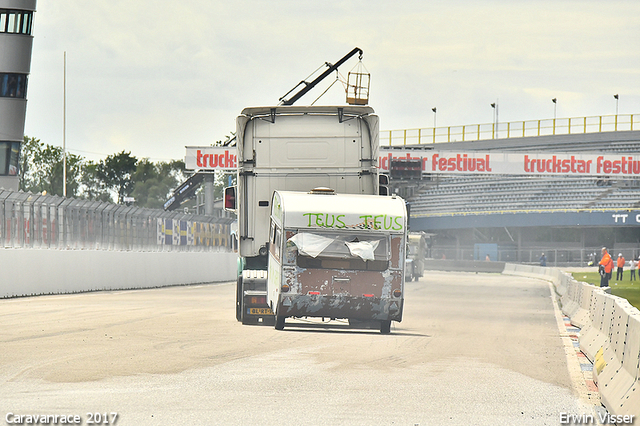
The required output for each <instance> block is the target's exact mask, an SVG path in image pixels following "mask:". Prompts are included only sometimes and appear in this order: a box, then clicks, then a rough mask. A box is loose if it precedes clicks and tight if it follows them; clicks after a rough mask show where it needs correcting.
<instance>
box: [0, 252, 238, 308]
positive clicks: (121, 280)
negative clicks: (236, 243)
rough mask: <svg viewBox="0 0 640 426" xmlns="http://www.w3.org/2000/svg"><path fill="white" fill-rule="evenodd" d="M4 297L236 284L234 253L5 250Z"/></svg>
mask: <svg viewBox="0 0 640 426" xmlns="http://www.w3.org/2000/svg"><path fill="white" fill-rule="evenodd" d="M0 271H2V278H1V279H0V298H6V297H16V296H32V295H42V294H60V293H76V292H83V291H94V290H120V289H136V288H153V287H164V286H171V285H183V284H197V283H209V282H221V281H235V280H236V277H237V255H236V254H235V253H229V252H178V251H175V252H131V251H100V250H37V249H2V250H0Z"/></svg>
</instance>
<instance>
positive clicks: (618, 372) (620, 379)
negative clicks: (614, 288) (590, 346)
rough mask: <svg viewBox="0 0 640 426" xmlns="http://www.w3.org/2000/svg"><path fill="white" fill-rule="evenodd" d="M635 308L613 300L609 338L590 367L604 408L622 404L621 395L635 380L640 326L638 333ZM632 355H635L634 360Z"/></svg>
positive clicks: (624, 301)
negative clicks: (597, 361) (594, 365)
mask: <svg viewBox="0 0 640 426" xmlns="http://www.w3.org/2000/svg"><path fill="white" fill-rule="evenodd" d="M636 311H637V309H635V308H634V307H633V306H631V305H630V304H629V302H627V301H626V300H624V299H619V300H616V301H615V304H614V313H613V319H612V324H611V329H610V333H609V340H608V341H606V342H605V345H604V347H603V348H602V352H601V353H602V361H601V362H600V363H599V365H598V366H596V368H594V370H593V374H594V377H595V378H597V380H598V383H599V389H600V394H601V396H602V400H603V403H604V404H605V406H607V407H609V406H616V405H622V401H623V400H624V399H625V395H627V393H628V392H629V390H630V389H631V388H632V387H633V385H634V383H635V382H636V380H637V379H638V356H637V354H639V353H640V336H638V332H640V329H638V332H637V331H636V330H635V329H636V328H637V326H638V325H639V324H640V322H638V318H639V317H640V315H638V314H636ZM634 314H635V318H634ZM639 314H640V313H639ZM630 326H631V327H630ZM633 354H635V355H636V356H635V359H634V356H633ZM625 355H626V356H625ZM625 363H626V364H627V365H626V366H625V365H624V364H625ZM625 367H626V368H625ZM616 409H619V407H617V408H616ZM620 414H621V413H620ZM626 414H630V413H626Z"/></svg>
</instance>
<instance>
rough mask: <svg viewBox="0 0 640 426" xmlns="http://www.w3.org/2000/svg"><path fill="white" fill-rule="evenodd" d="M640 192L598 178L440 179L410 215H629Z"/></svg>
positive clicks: (423, 193)
mask: <svg viewBox="0 0 640 426" xmlns="http://www.w3.org/2000/svg"><path fill="white" fill-rule="evenodd" d="M639 203H640V188H633V187H621V186H617V184H616V183H614V184H613V185H611V186H610V185H609V184H608V183H607V182H603V181H602V180H600V179H597V178H546V177H545V178H542V177H532V176H508V177H506V176H470V175H465V176H452V177H441V178H439V179H438V180H437V181H434V182H432V184H431V185H429V186H428V187H427V188H426V189H423V190H421V191H419V193H418V195H417V196H416V197H413V199H412V200H411V214H412V215H415V216H428V215H433V214H446V213H485V212H504V211H544V210H585V209H586V210H599V209H615V210H627V209H633V208H636V207H638V204H639Z"/></svg>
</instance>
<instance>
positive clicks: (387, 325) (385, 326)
mask: <svg viewBox="0 0 640 426" xmlns="http://www.w3.org/2000/svg"><path fill="white" fill-rule="evenodd" d="M380 333H382V334H389V333H391V320H388V321H380Z"/></svg>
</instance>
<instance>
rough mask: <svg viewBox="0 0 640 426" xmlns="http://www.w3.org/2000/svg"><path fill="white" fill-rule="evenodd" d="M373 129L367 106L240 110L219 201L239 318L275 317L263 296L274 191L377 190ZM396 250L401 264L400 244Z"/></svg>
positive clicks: (268, 320)
mask: <svg viewBox="0 0 640 426" xmlns="http://www.w3.org/2000/svg"><path fill="white" fill-rule="evenodd" d="M378 134H379V130H378V117H377V116H376V115H375V113H374V111H373V109H372V108H371V107H368V106H277V107H253V108H246V109H244V110H243V111H242V114H241V115H240V116H239V117H238V118H237V121H236V147H237V150H238V172H237V186H236V187H232V188H227V190H226V192H225V207H226V208H227V209H234V210H235V211H236V212H237V214H238V250H239V255H240V259H241V265H240V268H239V272H240V273H239V276H238V283H237V293H236V295H237V297H236V316H237V319H238V320H239V321H242V323H244V324H251V323H253V324H256V323H267V324H271V323H274V322H275V316H274V312H273V310H272V306H270V304H269V303H268V298H267V264H268V253H269V246H270V243H269V241H270V240H269V237H270V235H269V218H270V214H271V206H272V198H273V194H274V191H298V192H309V191H311V190H313V189H314V188H317V187H326V188H331V189H332V190H334V191H335V192H336V193H337V194H363V195H375V196H376V197H379V194H380V191H381V188H382V187H381V186H380V183H379V179H380V178H379V175H378V167H377V165H378V164H377V163H378V146H379V145H378ZM383 189H384V188H383ZM381 198H383V197H381ZM236 207H237V208H236ZM405 238H406V236H405ZM401 251H402V256H401V257H402V260H401V262H402V267H403V268H404V257H405V254H404V245H403V247H402V248H401ZM403 278H404V277H403Z"/></svg>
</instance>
